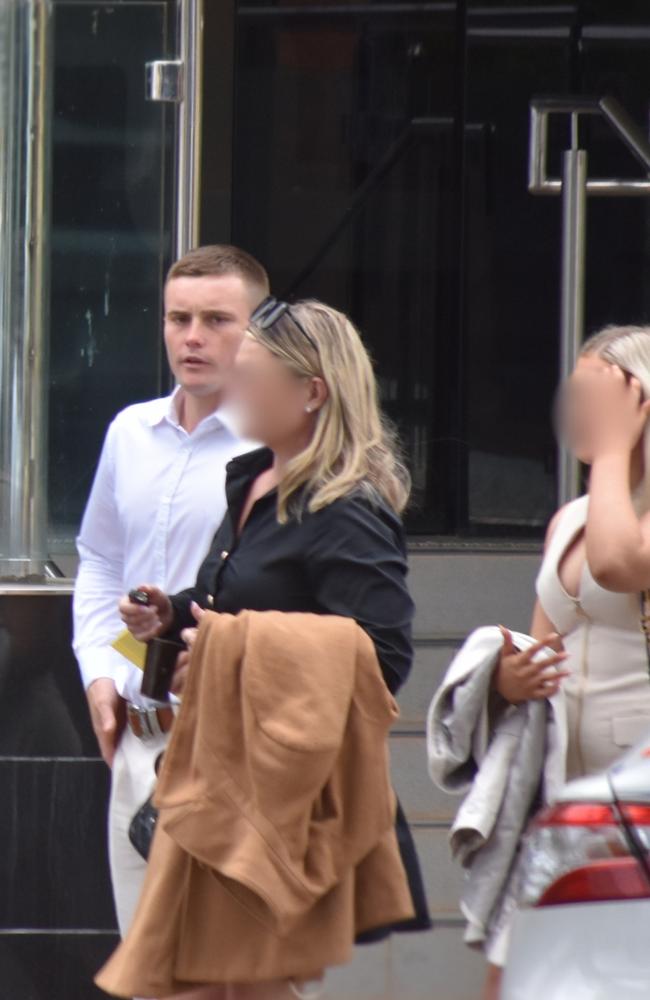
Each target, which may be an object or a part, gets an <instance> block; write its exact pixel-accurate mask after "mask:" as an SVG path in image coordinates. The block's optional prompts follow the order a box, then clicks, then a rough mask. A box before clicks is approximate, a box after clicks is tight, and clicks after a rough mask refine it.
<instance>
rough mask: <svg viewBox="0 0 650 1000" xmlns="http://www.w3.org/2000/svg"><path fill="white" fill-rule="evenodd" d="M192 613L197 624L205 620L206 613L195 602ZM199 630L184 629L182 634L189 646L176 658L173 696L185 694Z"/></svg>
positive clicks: (172, 688) (172, 687) (171, 689)
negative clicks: (184, 690)
mask: <svg viewBox="0 0 650 1000" xmlns="http://www.w3.org/2000/svg"><path fill="white" fill-rule="evenodd" d="M191 611H192V614H193V616H194V620H195V622H196V623H197V625H198V623H199V622H200V621H201V619H202V618H203V615H204V614H205V611H204V609H203V608H200V607H199V606H198V604H197V603H196V602H195V601H192V604H191ZM198 631H199V630H198V628H184V629H183V631H182V632H181V639H182V640H183V642H184V643H185V645H186V646H187V649H184V650H183V651H182V653H179V654H178V656H177V658H176V667H175V668H174V676H173V678H172V682H171V686H170V691H171V692H172V694H175V695H177V696H178V697H180V696H181V695H182V693H183V689H184V687H185V682H186V681H187V673H188V670H189V666H190V657H191V655H192V647H193V646H194V642H195V640H196V637H197V635H198Z"/></svg>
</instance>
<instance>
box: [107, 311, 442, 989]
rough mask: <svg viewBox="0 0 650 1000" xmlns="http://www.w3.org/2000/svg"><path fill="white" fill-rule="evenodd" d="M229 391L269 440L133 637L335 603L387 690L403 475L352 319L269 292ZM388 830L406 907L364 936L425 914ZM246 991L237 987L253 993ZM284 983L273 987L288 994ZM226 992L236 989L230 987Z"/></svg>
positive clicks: (394, 661)
mask: <svg viewBox="0 0 650 1000" xmlns="http://www.w3.org/2000/svg"><path fill="white" fill-rule="evenodd" d="M232 403H233V405H234V407H235V408H236V410H237V412H238V418H239V423H240V430H241V432H242V434H243V435H244V436H246V437H249V438H252V439H255V440H259V441H262V442H264V445H265V447H263V448H260V449H259V450H257V451H253V452H250V453H249V454H247V455H244V456H241V457H239V458H236V459H234V460H233V461H232V462H231V463H230V464H229V466H228V469H227V480H226V496H227V512H226V516H225V518H224V520H223V522H222V524H221V526H220V527H219V529H218V530H217V533H216V535H215V537H214V539H213V543H212V546H211V548H210V551H209V553H208V555H207V557H206V558H205V560H204V562H203V565H202V566H201V569H200V570H199V574H198V577H197V581H196V584H195V586H194V587H193V588H190V589H189V590H186V591H183V592H181V593H180V594H176V595H173V596H172V597H168V596H167V595H165V594H163V593H162V592H161V591H160V590H159V589H157V588H156V587H152V586H149V585H147V584H143V585H141V589H143V590H145V591H147V593H148V595H149V600H150V604H149V607H142V606H137V605H133V604H131V603H130V602H129V601H128V599H123V601H122V602H121V604H120V609H121V611H122V616H123V618H124V621H125V622H126V624H127V625H128V627H129V628H130V629H131V631H132V632H133V634H134V635H135V636H136V637H137V638H140V639H149V638H152V637H153V636H154V635H161V634H171V635H173V634H179V633H181V634H182V636H183V638H184V639H185V640H186V641H187V643H188V645H189V646H190V647H191V644H192V641H193V638H194V634H195V628H194V626H195V625H196V622H197V620H198V618H199V617H200V614H201V609H206V608H210V609H213V610H214V611H221V612H227V613H230V614H237V613H238V612H239V611H242V610H244V609H247V610H254V611H268V610H275V611H292V612H295V611H299V612H312V613H319V614H329V615H343V616H346V617H350V618H354V619H355V620H356V621H357V623H358V624H359V625H360V626H361V627H362V628H363V629H365V631H366V632H367V633H368V634H369V635H370V637H371V638H372V640H373V642H374V644H375V648H376V651H377V656H378V659H379V663H380V666H381V669H382V672H383V676H384V679H385V681H386V684H387V686H388V688H389V689H390V691H391V692H392V693H396V692H397V690H398V689H399V687H400V686H401V684H402V683H403V682H404V680H405V679H406V677H407V674H408V672H409V670H410V667H411V661H412V642H411V620H412V617H413V603H412V600H411V597H410V595H409V592H408V589H407V585H406V575H407V559H406V549H405V542H404V535H403V529H402V523H401V519H400V514H401V512H402V510H403V508H404V507H405V505H406V502H407V500H408V495H409V477H408V473H407V471H406V469H405V468H404V466H403V465H402V463H401V461H400V460H399V458H398V456H397V454H396V449H395V443H394V438H393V434H392V432H391V431H390V429H389V428H388V427H387V426H386V423H385V422H384V420H383V419H382V416H381V412H380V408H379V404H378V399H377V387H376V382H375V377H374V373H373V370H372V365H371V362H370V359H369V357H368V354H367V352H366V350H365V348H364V346H363V344H362V341H361V338H360V336H359V334H358V332H357V330H356V329H355V328H354V326H353V325H352V323H351V322H350V320H349V319H347V317H346V316H344V315H343V314H342V313H340V312H337V311H336V310H334V309H332V308H330V307H328V306H326V305H323V304H322V303H320V302H315V301H304V302H299V303H296V304H295V305H288V304H287V303H285V302H279V301H277V300H276V299H273V298H271V299H267V300H266V301H265V302H264V303H262V305H261V306H260V307H259V309H258V310H257V311H256V312H255V313H254V315H253V317H252V320H251V325H250V328H249V330H248V333H247V335H246V337H245V339H244V342H243V344H242V346H241V348H240V351H239V354H238V357H237V361H236V365H235V374H234V380H233V389H232ZM188 660H189V654H181V656H180V657H179V663H178V666H177V670H176V675H175V684H174V689H175V690H176V691H177V693H181V692H182V688H183V685H184V679H185V673H186V670H187V663H188ZM397 831H398V838H399V842H400V848H401V851H402V858H403V861H404V865H405V868H406V871H407V874H408V876H409V882H410V886H411V892H412V895H413V901H414V909H415V913H416V916H415V918H414V919H412V920H411V921H408V922H407V923H406V924H402V925H399V927H396V928H385V929H382V930H381V931H379V932H373V934H372V935H369V938H372V939H373V940H376V939H377V938H378V937H381V936H384V935H385V934H386V933H389V932H390V931H391V930H421V929H424V928H427V927H429V926H430V921H429V917H428V914H427V908H426V902H425V899H424V893H423V889H422V882H421V877H420V871H419V866H418V862H417V858H416V855H415V850H414V847H413V841H412V838H411V835H410V831H409V829H408V826H407V824H406V822H405V820H404V816H403V814H402V811H401V809H399V808H398V814H397ZM218 989H219V988H218V987H215V988H205V989H203V990H199V991H197V992H196V993H192V994H191V1000H221V998H222V994H221V993H218V992H216V990H218ZM247 989H248V991H249V992H247V993H246V994H245V996H246V998H248V997H249V996H250V997H253V996H257V994H251V993H250V989H251V987H247ZM281 989H282V988H281V987H279V992H277V997H278V998H280V997H284V996H285V993H283V992H282V991H281ZM210 990H212V992H210ZM243 995H244V994H242V996H243ZM263 995H264V997H266V996H270V995H271V994H267V993H264V994H263ZM286 995H287V996H288V995H289V994H288V993H287V994H286ZM223 996H227V997H228V1000H231V998H232V1000H238V997H239V994H238V993H237V992H236V988H235V992H232V990H231V992H229V993H227V994H223ZM260 996H262V993H260ZM273 996H274V998H275V996H276V994H275V993H274V994H273ZM188 1000H190V995H189V994H188Z"/></svg>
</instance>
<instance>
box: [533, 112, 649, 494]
mask: <svg viewBox="0 0 650 1000" xmlns="http://www.w3.org/2000/svg"><path fill="white" fill-rule="evenodd" d="M553 114H563V115H567V116H569V117H570V119H571V145H570V148H569V149H566V150H565V151H564V155H563V163H562V177H561V178H560V177H549V176H548V173H547V155H548V119H549V115H553ZM581 115H599V116H600V117H602V118H603V119H604V120H605V121H606V122H608V123H609V125H610V126H611V128H612V130H613V131H614V132H615V134H616V135H617V136H618V137H619V139H620V140H621V141H622V143H623V144H624V145H625V146H626V147H627V149H628V150H629V151H630V152H631V153H632V155H633V156H634V157H635V159H636V160H638V162H639V163H640V164H641V166H642V167H643V168H644V170H645V171H646V172H647V173H648V174H649V175H650V142H649V141H648V139H647V138H646V136H645V135H644V134H643V132H642V131H641V130H640V129H639V127H638V126H637V125H636V123H635V122H634V121H633V120H632V118H630V116H629V115H628V113H627V111H626V110H625V109H624V108H623V107H622V106H621V105H620V104H619V103H618V101H617V100H615V98H613V97H538V98H535V99H534V100H533V101H531V103H530V142H529V147H528V190H529V191H530V192H531V194H542V195H549V194H560V195H561V196H562V279H561V306H560V377H561V379H565V378H567V377H568V376H569V375H570V374H571V372H572V371H573V368H574V366H575V363H576V361H577V358H578V355H579V353H580V347H581V344H582V341H583V336H584V297H585V258H586V227H587V196H588V195H599V196H614V197H626V196H630V195H636V196H639V195H641V196H646V197H647V196H650V176H648V177H647V178H643V179H638V180H637V179H633V178H625V179H623V178H598V179H596V178H592V179H589V177H588V173H587V152H586V150H584V149H580V148H579V132H578V128H579V118H580V116H581ZM579 490H580V466H579V463H578V460H577V459H576V458H575V457H574V456H573V455H572V454H571V452H570V451H569V450H568V449H567V448H566V447H565V446H564V445H563V444H559V445H558V491H557V492H558V503H559V504H560V505H561V504H564V503H566V502H567V501H568V500H572V499H573V498H574V497H575V496H577V494H578V492H579Z"/></svg>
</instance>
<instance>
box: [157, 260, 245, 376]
mask: <svg viewBox="0 0 650 1000" xmlns="http://www.w3.org/2000/svg"><path fill="white" fill-rule="evenodd" d="M256 304H257V303H256V302H253V301H252V292H251V289H250V288H249V287H248V286H247V285H246V284H245V283H244V281H243V280H242V278H240V277H239V275H236V274H224V275H218V276H217V275H215V276H209V277H201V278H189V277H178V278H172V279H171V280H170V281H168V282H167V285H166V287H165V328H164V331H165V346H166V348H167V357H168V359H169V367H170V368H171V370H172V372H173V374H174V377H175V378H176V381H177V382H178V383H179V384H180V385H181V386H182V387H183V388H184V389H185V390H186V392H188V393H190V394H191V395H194V396H209V395H213V394H215V393H219V392H222V391H223V389H224V387H225V384H226V382H227V379H228V376H229V375H230V370H231V368H232V365H233V362H234V360H235V355H236V354H237V349H238V348H239V345H240V343H241V340H242V337H243V335H244V330H245V329H246V326H247V325H248V320H249V317H250V314H251V312H252V310H253V309H254V308H255V305H256Z"/></svg>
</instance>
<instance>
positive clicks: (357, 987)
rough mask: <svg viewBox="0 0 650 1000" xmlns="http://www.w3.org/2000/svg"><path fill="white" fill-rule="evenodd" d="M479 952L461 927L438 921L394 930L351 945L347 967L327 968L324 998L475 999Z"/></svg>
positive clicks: (480, 962) (482, 966)
mask: <svg viewBox="0 0 650 1000" xmlns="http://www.w3.org/2000/svg"><path fill="white" fill-rule="evenodd" d="M484 969H485V963H484V960H483V957H482V956H481V955H480V954H479V953H477V952H475V951H473V950H471V949H470V948H468V947H467V945H465V944H464V943H463V936H462V931H461V929H460V928H459V927H456V926H445V925H444V924H441V925H439V926H437V927H435V928H434V930H433V931H428V932H425V933H410V934H394V935H393V936H392V937H391V938H390V939H389V940H388V941H385V942H382V943H381V944H375V945H363V946H359V947H358V948H356V949H355V953H354V958H353V960H352V961H351V962H350V963H349V965H347V966H343V967H342V968H340V969H331V970H330V971H329V972H328V973H327V977H326V980H325V987H326V989H325V992H324V994H323V998H324V1000H327V998H332V1000H477V998H478V997H479V996H480V993H481V984H482V982H483V975H484Z"/></svg>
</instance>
